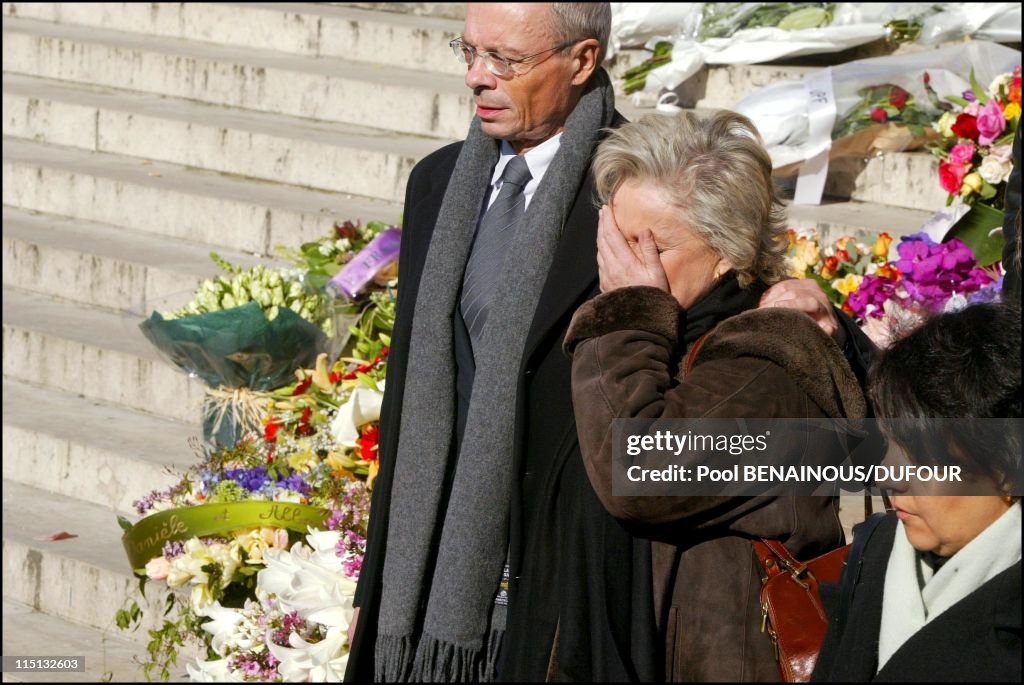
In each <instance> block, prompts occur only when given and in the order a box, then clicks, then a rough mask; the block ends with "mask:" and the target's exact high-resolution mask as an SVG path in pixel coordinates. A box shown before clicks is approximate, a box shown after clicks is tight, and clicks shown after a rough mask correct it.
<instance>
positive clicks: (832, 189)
mask: <svg viewBox="0 0 1024 685" xmlns="http://www.w3.org/2000/svg"><path fill="white" fill-rule="evenodd" d="M825 194H826V195H832V196H834V197H848V198H850V199H851V200H859V201H861V202H873V203H877V204H881V205H891V206H894V207H906V208H910V209H919V210H924V211H928V212H937V211H939V210H940V209H942V208H943V207H945V206H946V191H945V190H943V189H942V187H941V186H939V162H938V160H937V159H936V158H935V157H934V156H933V155H931V154H929V153H927V152H896V153H890V154H885V155H880V156H877V157H870V158H867V159H864V158H860V157H846V158H843V159H837V160H833V161H832V162H830V163H829V168H828V180H827V181H826V182H825Z"/></svg>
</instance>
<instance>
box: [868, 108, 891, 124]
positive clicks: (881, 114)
mask: <svg viewBox="0 0 1024 685" xmlns="http://www.w3.org/2000/svg"><path fill="white" fill-rule="evenodd" d="M871 118H872V119H873V120H875V121H877V122H878V123H880V124H884V123H885V122H886V121H888V120H889V115H888V114H886V113H885V110H884V109H882V108H881V107H875V108H874V109H872V110H871Z"/></svg>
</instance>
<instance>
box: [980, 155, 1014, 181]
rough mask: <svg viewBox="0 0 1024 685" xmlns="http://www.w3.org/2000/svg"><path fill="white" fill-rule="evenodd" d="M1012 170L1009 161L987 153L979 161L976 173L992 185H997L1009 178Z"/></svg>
mask: <svg viewBox="0 0 1024 685" xmlns="http://www.w3.org/2000/svg"><path fill="white" fill-rule="evenodd" d="M1012 170H1013V165H1012V164H1010V163H1009V162H1004V161H1001V160H1000V159H998V158H996V157H994V156H993V155H988V156H987V157H985V159H984V160H983V161H982V162H981V166H980V167H979V168H978V173H979V174H981V177H982V178H983V179H985V180H986V181H988V182H989V183H991V184H992V185H998V184H1000V183H1002V182H1003V181H1005V180H1007V179H1008V178H1010V171H1012Z"/></svg>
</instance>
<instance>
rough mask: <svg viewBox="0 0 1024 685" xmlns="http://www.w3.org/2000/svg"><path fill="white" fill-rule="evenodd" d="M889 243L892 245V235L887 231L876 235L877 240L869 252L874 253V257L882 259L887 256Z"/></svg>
mask: <svg viewBox="0 0 1024 685" xmlns="http://www.w3.org/2000/svg"><path fill="white" fill-rule="evenodd" d="M890 245H892V236H891V235H889V234H888V233H883V234H881V235H880V236H878V240H876V241H875V245H874V247H872V248H871V252H872V253H874V255H875V256H876V257H881V258H882V259H884V258H886V257H888V256H889V246H890Z"/></svg>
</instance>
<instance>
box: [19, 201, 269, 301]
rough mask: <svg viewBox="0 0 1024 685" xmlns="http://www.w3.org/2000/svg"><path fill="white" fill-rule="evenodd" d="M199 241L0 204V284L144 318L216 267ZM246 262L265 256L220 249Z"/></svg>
mask: <svg viewBox="0 0 1024 685" xmlns="http://www.w3.org/2000/svg"><path fill="white" fill-rule="evenodd" d="M209 254H210V248H209V247H208V246H206V245H200V244H197V243H188V242H185V241H182V240H176V239H174V238H163V237H160V236H154V235H151V234H146V233H138V232H134V231H129V230H126V229H123V228H116V227H113V226H107V225H104V224H98V223H94V222H88V221H82V220H76V219H69V218H66V217H60V216H53V215H49V214H40V213H35V212H26V211H23V210H20V209H15V208H13V207H4V208H3V283H4V285H7V286H12V287H15V288H20V289H22V290H29V291H32V292H35V293H40V294H43V295H49V296H51V297H58V298H63V299H66V300H70V301H72V302H78V303H81V304H85V305H88V306H92V307H102V308H105V309H112V310H117V311H123V312H126V313H131V314H135V315H138V316H149V314H150V313H151V312H152V310H153V309H154V308H155V309H158V310H160V311H166V310H168V309H173V308H177V307H179V306H184V305H185V304H186V303H188V302H189V301H190V300H191V299H192V297H193V294H194V292H195V290H196V289H197V288H198V286H199V285H200V284H201V283H202V281H203V280H204V279H207V278H211V277H213V276H216V275H222V274H223V272H222V271H221V270H220V269H219V268H218V267H217V265H216V264H214V263H213V261H211V260H210V257H209ZM219 254H220V255H221V256H222V257H224V258H225V259H227V260H228V261H230V262H231V263H233V264H237V265H239V266H242V267H244V268H248V267H250V266H253V265H255V264H257V263H265V260H261V259H257V258H256V257H253V256H252V255H249V254H246V253H243V252H229V251H224V250H221V251H220V252H219Z"/></svg>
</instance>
